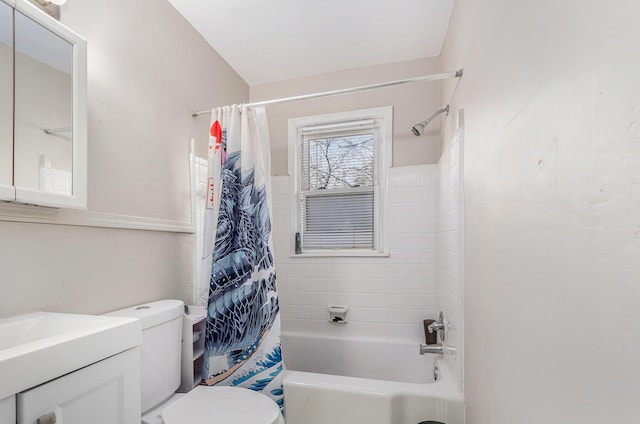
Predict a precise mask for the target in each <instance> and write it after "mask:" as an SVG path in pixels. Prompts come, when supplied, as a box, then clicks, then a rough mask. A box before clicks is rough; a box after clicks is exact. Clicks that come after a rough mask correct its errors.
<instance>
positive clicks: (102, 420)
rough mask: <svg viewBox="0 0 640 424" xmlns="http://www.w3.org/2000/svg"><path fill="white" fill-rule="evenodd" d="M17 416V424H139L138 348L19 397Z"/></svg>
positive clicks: (23, 393)
mask: <svg viewBox="0 0 640 424" xmlns="http://www.w3.org/2000/svg"><path fill="white" fill-rule="evenodd" d="M17 415H18V417H17V418H18V419H17V423H18V424H37V423H38V419H39V418H42V421H41V422H55V423H56V424H87V423H91V424H139V423H140V353H139V348H135V349H130V350H128V351H126V352H123V353H120V354H118V355H115V356H112V357H111V358H108V359H105V360H103V361H100V362H98V363H96V364H93V365H90V366H88V367H86V368H83V369H81V370H78V371H76V372H73V373H71V374H67V375H65V376H64V377H60V378H58V379H55V380H53V381H50V382H49V383H46V384H43V385H41V386H38V387H35V388H33V389H31V390H27V391H26V392H22V393H19V394H18V395H17ZM54 416H55V421H54ZM43 417H49V421H47V420H46V418H43Z"/></svg>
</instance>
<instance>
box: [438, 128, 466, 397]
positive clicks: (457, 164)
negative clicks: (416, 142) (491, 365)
mask: <svg viewBox="0 0 640 424" xmlns="http://www.w3.org/2000/svg"><path fill="white" fill-rule="evenodd" d="M459 122H460V124H459V128H460V130H459V131H457V132H456V133H455V134H454V135H453V139H452V140H451V141H450V142H449V143H447V144H446V146H445V149H444V151H443V152H442V156H441V157H440V161H439V162H438V196H437V197H438V201H437V214H436V285H437V290H438V305H439V306H440V309H441V310H442V311H443V312H444V314H445V319H446V321H447V328H446V333H445V334H446V337H445V340H444V342H443V345H445V346H446V347H447V348H446V349H445V354H444V358H445V361H446V362H447V365H448V367H449V370H450V371H451V372H452V374H453V376H454V380H455V381H456V383H457V385H458V388H459V389H460V390H462V386H463V357H464V312H463V306H464V256H463V255H464V223H463V219H464V196H463V188H462V168H463V166H462V161H461V158H462V155H463V150H464V147H463V146H464V143H463V134H464V131H463V126H462V125H463V124H462V122H463V119H459Z"/></svg>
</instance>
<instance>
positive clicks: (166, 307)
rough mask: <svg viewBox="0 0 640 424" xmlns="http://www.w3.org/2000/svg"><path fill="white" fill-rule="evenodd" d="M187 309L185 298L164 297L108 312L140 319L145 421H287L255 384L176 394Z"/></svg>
mask: <svg viewBox="0 0 640 424" xmlns="http://www.w3.org/2000/svg"><path fill="white" fill-rule="evenodd" d="M183 311H184V304H183V303H182V302H181V301H179V300H161V301H158V302H152V303H147V304H144V305H139V306H133V307H131V308H126V309H120V310H118V311H114V312H110V313H108V314H106V315H112V316H121V317H131V318H138V319H139V320H140V321H141V323H142V349H141V352H142V353H141V358H140V359H141V361H140V367H141V370H142V376H141V385H142V387H141V393H142V411H143V412H142V414H143V417H142V418H143V421H142V422H143V423H147V422H148V423H149V424H152V423H164V424H203V423H220V424H227V423H229V424H284V419H283V418H282V415H281V414H280V408H279V407H278V405H276V403H275V402H274V401H273V400H271V399H270V398H269V397H267V396H265V395H263V394H260V393H258V392H255V391H253V390H249V389H244V388H240V387H228V386H220V387H208V386H198V387H196V388H195V389H193V390H191V391H190V392H189V393H186V394H175V391H176V389H177V388H178V386H180V365H181V364H180V352H181V343H182V314H183ZM158 410H160V411H161V412H160V413H158V412H156V411H158Z"/></svg>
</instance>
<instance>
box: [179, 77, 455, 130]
mask: <svg viewBox="0 0 640 424" xmlns="http://www.w3.org/2000/svg"><path fill="white" fill-rule="evenodd" d="M460 77H462V69H460V70H458V71H455V72H446V73H444V74H433V75H424V76H421V77H414V78H407V79H402V80H397V81H388V82H383V83H379V84H371V85H362V86H360V87H351V88H343V89H341V90H333V91H325V92H323V93H313V94H303V95H301V96H293V97H284V98H281V99H273V100H263V101H261V102H253V103H249V104H250V105H252V106H266V105H273V104H276V103H286V102H293V101H296V100H307V99H317V98H319V97H329V96H338V95H340V94H349V93H356V92H358V91H366V90H372V89H374V88H383V87H391V86H394V85H400V84H408V83H414V82H422V81H437V80H441V79H447V78H460ZM210 113H211V110H199V111H195V112H192V113H191V116H193V117H194V118H197V117H198V116H201V115H206V114H210Z"/></svg>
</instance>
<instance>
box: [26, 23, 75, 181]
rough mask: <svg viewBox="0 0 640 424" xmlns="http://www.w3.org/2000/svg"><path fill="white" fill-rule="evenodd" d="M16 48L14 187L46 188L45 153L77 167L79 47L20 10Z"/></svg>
mask: <svg viewBox="0 0 640 424" xmlns="http://www.w3.org/2000/svg"><path fill="white" fill-rule="evenodd" d="M15 50H16V52H15V145H14V146H15V147H14V149H15V152H14V154H15V155H14V157H15V158H14V166H15V171H14V185H15V186H16V187H24V188H30V189H34V190H40V189H42V190H46V189H47V187H42V186H41V185H42V184H43V183H42V179H41V174H42V170H41V168H42V164H43V161H42V157H43V156H44V157H46V158H47V163H48V164H49V169H53V170H59V171H63V172H66V173H71V171H72V157H73V156H72V154H73V148H72V132H71V126H72V116H73V86H72V83H73V81H72V68H73V47H72V45H71V44H70V43H69V42H67V41H65V40H64V39H62V38H61V37H59V36H57V35H56V34H54V33H53V32H51V31H49V30H47V29H46V28H44V27H42V26H40V25H39V24H37V23H35V22H34V21H32V20H31V19H29V18H28V17H26V16H24V15H23V14H21V13H20V12H18V11H16V12H15ZM45 129H50V130H54V131H52V132H51V133H46V132H45Z"/></svg>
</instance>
